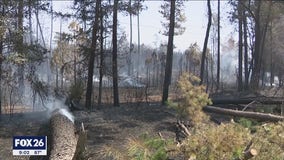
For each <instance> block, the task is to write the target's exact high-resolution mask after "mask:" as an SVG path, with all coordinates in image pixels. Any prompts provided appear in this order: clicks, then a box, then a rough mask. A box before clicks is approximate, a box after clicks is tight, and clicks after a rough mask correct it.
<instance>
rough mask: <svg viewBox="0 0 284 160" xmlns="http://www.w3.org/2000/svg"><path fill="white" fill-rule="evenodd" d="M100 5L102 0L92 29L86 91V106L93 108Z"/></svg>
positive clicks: (98, 0)
mask: <svg viewBox="0 0 284 160" xmlns="http://www.w3.org/2000/svg"><path fill="white" fill-rule="evenodd" d="M100 6H101V0H97V1H96V15H95V21H94V23H93V31H92V44H91V45H92V46H91V54H90V57H89V65H88V82H87V91H86V104H85V107H86V108H89V109H91V105H92V91H93V74H94V63H95V55H96V48H97V39H98V37H97V32H98V28H99V23H98V22H99V16H100V15H99V14H100Z"/></svg>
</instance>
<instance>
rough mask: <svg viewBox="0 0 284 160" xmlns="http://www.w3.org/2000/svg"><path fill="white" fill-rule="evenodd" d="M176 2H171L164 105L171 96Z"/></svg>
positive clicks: (173, 0)
mask: <svg viewBox="0 0 284 160" xmlns="http://www.w3.org/2000/svg"><path fill="white" fill-rule="evenodd" d="M175 3H176V1H175V0H172V1H171V8H170V28H169V36H168V46H167V58H166V68H165V78H164V86H163V97H162V104H163V105H164V104H166V102H167V100H168V95H169V86H170V83H171V77H172V65H173V41H174V31H175Z"/></svg>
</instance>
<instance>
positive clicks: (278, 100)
mask: <svg viewBox="0 0 284 160" xmlns="http://www.w3.org/2000/svg"><path fill="white" fill-rule="evenodd" d="M253 101H256V102H259V103H262V104H278V105H279V104H283V102H284V100H283V99H282V98H257V97H255V98H224V99H223V98H212V103H213V104H214V105H217V104H249V103H251V102H253Z"/></svg>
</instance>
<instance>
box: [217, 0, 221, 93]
mask: <svg viewBox="0 0 284 160" xmlns="http://www.w3.org/2000/svg"><path fill="white" fill-rule="evenodd" d="M220 39H221V36H220V0H218V56H217V86H216V87H217V90H218V89H219V86H220Z"/></svg>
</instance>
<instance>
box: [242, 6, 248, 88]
mask: <svg viewBox="0 0 284 160" xmlns="http://www.w3.org/2000/svg"><path fill="white" fill-rule="evenodd" d="M243 16H244V17H243V27H244V28H243V29H244V71H245V85H244V89H245V90H248V88H249V66H248V33H247V30H248V27H247V17H246V11H245V9H244V10H243Z"/></svg>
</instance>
